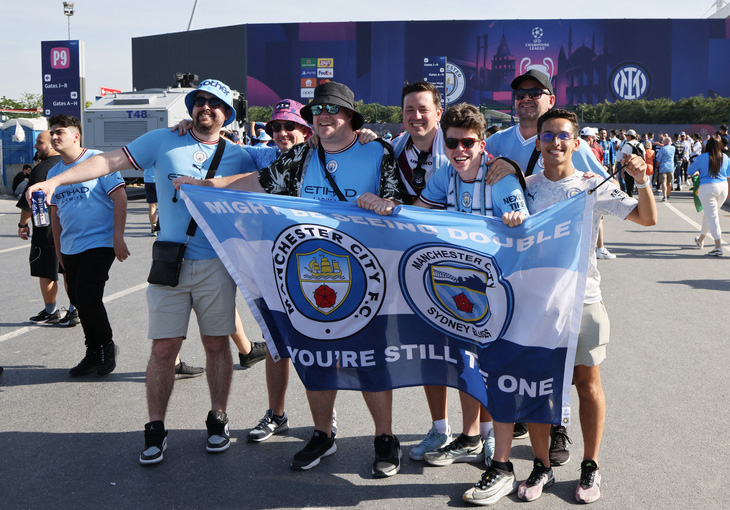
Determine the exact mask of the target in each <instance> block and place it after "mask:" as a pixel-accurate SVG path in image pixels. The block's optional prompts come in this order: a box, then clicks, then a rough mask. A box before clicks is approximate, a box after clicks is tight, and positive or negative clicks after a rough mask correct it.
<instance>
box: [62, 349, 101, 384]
mask: <svg viewBox="0 0 730 510" xmlns="http://www.w3.org/2000/svg"><path fill="white" fill-rule="evenodd" d="M98 364H99V353H98V352H96V351H95V350H93V349H89V348H88V347H87V348H86V355H85V356H84V359H82V360H81V361H79V364H78V365H76V366H75V367H73V368H72V369H71V370H69V371H68V373H69V374H70V375H71V377H80V376H82V375H88V374H90V373H92V372H95V371H96V367H97V366H98Z"/></svg>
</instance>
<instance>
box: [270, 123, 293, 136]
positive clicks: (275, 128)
mask: <svg viewBox="0 0 730 510" xmlns="http://www.w3.org/2000/svg"><path fill="white" fill-rule="evenodd" d="M282 128H284V129H285V130H287V131H294V130H295V129H296V128H297V124H296V122H292V121H291V120H288V121H286V122H272V123H271V130H272V131H273V132H274V133H278V132H279V131H281V129H282Z"/></svg>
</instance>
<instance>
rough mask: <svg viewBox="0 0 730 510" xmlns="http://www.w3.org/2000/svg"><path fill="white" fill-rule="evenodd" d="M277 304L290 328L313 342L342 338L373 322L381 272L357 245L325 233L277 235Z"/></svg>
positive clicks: (307, 230) (306, 227)
mask: <svg viewBox="0 0 730 510" xmlns="http://www.w3.org/2000/svg"><path fill="white" fill-rule="evenodd" d="M272 259H273V264H274V274H275V275H276V279H277V289H278V292H279V298H280V299H281V302H282V304H283V306H284V309H285V311H286V313H287V315H288V317H289V320H290V321H291V324H292V327H293V328H294V329H295V330H296V331H297V332H299V333H300V334H302V335H305V336H307V337H309V338H313V339H315V340H340V339H342V338H347V337H349V336H351V335H353V334H355V333H357V332H358V331H360V330H361V329H363V328H364V327H366V326H367V325H368V324H369V323H370V321H372V320H373V318H375V316H376V315H377V314H378V311H379V310H380V307H381V306H382V304H383V299H384V297H385V285H386V282H385V272H384V271H383V268H382V266H381V264H380V262H379V261H378V259H377V258H376V256H375V255H374V254H373V253H372V252H371V251H370V250H369V249H368V248H367V247H365V245H364V244H362V243H361V242H360V241H358V240H357V239H355V238H353V237H351V236H349V235H347V234H345V233H344V232H341V231H339V230H335V229H332V228H329V227H323V226H320V225H310V224H300V225H294V226H291V227H289V228H287V229H285V230H284V231H282V232H281V233H280V234H279V235H278V236H277V238H276V240H275V241H274V245H273V250H272Z"/></svg>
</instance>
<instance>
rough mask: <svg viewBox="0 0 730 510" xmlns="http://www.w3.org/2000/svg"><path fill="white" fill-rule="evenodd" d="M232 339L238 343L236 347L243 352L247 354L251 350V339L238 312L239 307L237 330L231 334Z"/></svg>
mask: <svg viewBox="0 0 730 510" xmlns="http://www.w3.org/2000/svg"><path fill="white" fill-rule="evenodd" d="M231 340H233V343H234V344H236V348H237V349H238V352H240V353H241V354H244V355H245V354H248V353H250V352H251V341H250V340H249V339H248V337H247V336H246V332H245V331H244V330H243V323H242V322H241V316H240V315H239V314H238V308H236V332H235V333H233V334H232V335H231Z"/></svg>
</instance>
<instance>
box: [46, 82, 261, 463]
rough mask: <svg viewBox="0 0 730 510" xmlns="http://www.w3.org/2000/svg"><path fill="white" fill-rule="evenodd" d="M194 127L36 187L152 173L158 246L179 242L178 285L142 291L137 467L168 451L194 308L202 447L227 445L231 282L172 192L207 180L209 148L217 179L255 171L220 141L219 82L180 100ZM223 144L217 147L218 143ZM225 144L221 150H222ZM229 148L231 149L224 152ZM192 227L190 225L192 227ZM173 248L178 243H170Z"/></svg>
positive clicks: (222, 89)
mask: <svg viewBox="0 0 730 510" xmlns="http://www.w3.org/2000/svg"><path fill="white" fill-rule="evenodd" d="M185 105H186V107H187V109H188V113H190V116H191V117H192V119H193V127H192V129H191V130H190V132H189V133H187V134H186V135H185V136H182V137H181V136H178V135H177V134H175V133H173V132H171V131H170V130H169V129H167V128H165V129H157V130H155V131H150V132H149V133H146V134H144V135H142V136H140V137H139V138H137V139H136V140H134V141H133V142H131V143H130V144H128V145H126V146H125V147H124V148H122V149H119V150H116V151H112V152H108V153H104V154H100V155H98V156H94V157H93V158H91V159H89V160H88V161H84V162H83V163H81V164H79V165H77V166H76V167H74V168H73V169H71V170H70V171H69V172H66V173H64V174H61V175H59V176H57V177H55V178H54V179H50V180H49V181H46V182H45V183H41V184H38V185H36V186H35V188H36V189H43V190H44V191H46V193H52V192H53V190H54V189H55V187H56V186H57V185H60V184H68V183H71V182H78V181H83V180H86V179H89V178H93V177H99V176H102V175H106V174H110V173H113V172H116V171H118V170H125V169H131V168H135V169H137V170H140V171H141V170H142V169H144V168H148V167H150V168H154V169H155V181H156V183H157V196H158V199H159V202H158V206H159V215H160V223H161V224H162V226H163V227H162V229H161V230H160V233H159V235H158V241H165V242H167V243H170V244H168V246H173V247H175V248H176V249H179V245H182V244H183V243H185V251H184V258H183V260H182V263H181V265H180V266H179V281H178V284H177V286H175V287H173V286H170V285H162V284H150V285H149V287H148V288H147V302H148V307H149V334H148V336H149V337H150V338H151V339H152V348H151V354H150V359H149V363H148V365H147V380H146V386H147V408H148V412H149V418H150V421H149V422H148V423H147V424H146V425H145V434H144V436H145V448H144V450H143V451H142V453H141V454H140V456H139V462H140V463H141V464H143V465H149V464H156V463H158V462H161V461H162V460H163V452H164V451H165V449H166V448H167V438H166V437H167V430H165V423H164V420H165V415H166V412H167V406H168V403H169V400H170V395H171V394H172V388H173V384H174V381H175V363H176V359H177V356H178V353H179V352H180V347H181V346H182V343H183V340H184V339H185V337H186V335H187V327H188V322H189V317H190V312H191V310H194V311H195V314H196V316H197V320H198V326H199V329H200V336H201V340H202V342H203V347H204V348H205V353H206V371H205V373H206V376H207V379H208V387H209V390H210V400H211V410H210V411H209V412H208V416H207V419H206V428H207V431H208V441H207V443H206V446H205V449H206V451H208V452H211V453H219V452H223V451H225V450H227V449H228V448H229V446H230V437H229V428H228V416H227V415H226V412H225V411H226V406H227V403H228V394H229V392H230V385H231V377H232V374H233V359H232V357H231V350H230V344H229V341H228V336H229V335H230V334H231V333H233V332H234V331H235V329H236V328H235V293H236V285H235V283H234V282H233V279H232V278H231V276H230V275H229V274H228V272H227V271H226V269H225V267H224V266H223V263H222V262H221V261H220V260H219V259H218V257H217V255H216V253H215V250H214V249H213V247H212V246H211V245H210V243H209V242H208V240H207V239H206V237H205V235H204V234H203V233H202V232H201V230H200V229H195V232H194V233H191V234H192V235H188V233H189V230H188V229H189V228H190V223H191V221H190V220H191V217H190V213H189V212H188V210H187V208H186V207H185V205H184V203H183V202H182V200H178V199H177V190H176V189H175V188H174V187H173V185H172V179H173V178H174V177H175V176H179V175H186V176H189V177H190V178H197V179H201V178H203V177H205V176H206V174H207V173H208V171H209V168H210V165H211V163H212V161H213V159H214V157H215V156H214V154H215V152H216V151H219V150H222V154H221V156H220V164H219V165H218V168H217V169H216V170H215V175H216V176H229V175H234V174H238V173H248V172H253V171H254V170H256V167H255V164H254V161H253V159H252V158H251V156H249V155H248V153H246V152H244V151H243V150H240V149H235V146H231V145H229V144H227V142H225V141H223V140H222V139H221V137H220V131H221V128H222V127H223V126H224V125H228V124H230V123H231V122H233V121H234V120H235V118H236V112H235V110H234V108H233V93H232V91H231V89H230V88H228V86H227V85H226V84H224V83H223V82H221V81H218V80H212V79H208V80H203V81H202V82H201V83H200V86H199V87H198V88H197V89H196V90H193V91H191V92H189V93H188V94H187V95H186V96H185ZM221 142H222V143H224V144H225V145H222V146H220V145H219V144H220V143H221ZM226 145H228V147H227V148H226ZM232 148H234V149H235V150H231V149H232ZM193 225H194V223H193ZM175 245H178V246H175Z"/></svg>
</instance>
